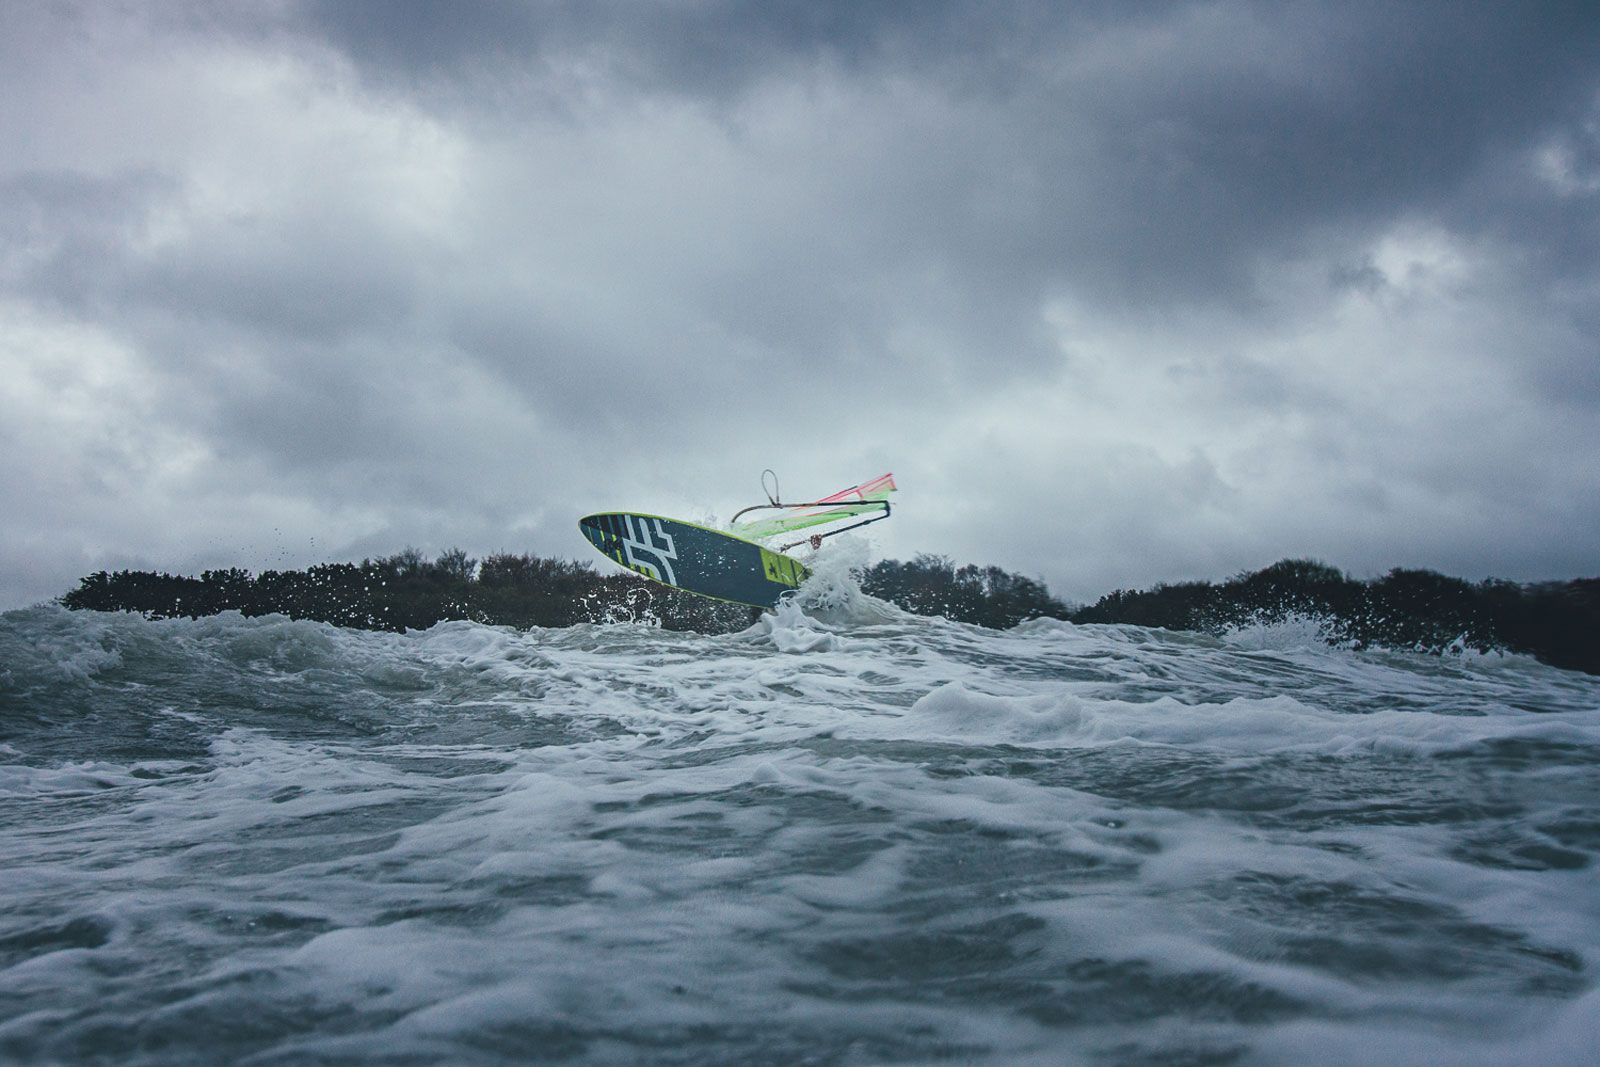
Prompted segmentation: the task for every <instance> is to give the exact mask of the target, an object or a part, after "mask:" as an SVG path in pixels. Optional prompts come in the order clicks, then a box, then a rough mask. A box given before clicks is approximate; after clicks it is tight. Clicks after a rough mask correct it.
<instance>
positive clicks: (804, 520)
mask: <svg viewBox="0 0 1600 1067" xmlns="http://www.w3.org/2000/svg"><path fill="white" fill-rule="evenodd" d="M768 479H771V482H772V484H771V486H770V487H769V486H768V484H767V482H768ZM761 488H762V490H763V491H764V492H765V493H766V494H767V502H766V503H765V504H752V505H751V506H750V507H747V508H744V509H743V510H741V511H739V512H738V513H737V514H735V515H734V516H733V519H732V521H731V522H730V523H729V527H728V528H729V532H730V533H733V534H736V535H738V536H740V537H744V538H748V539H750V540H752V541H769V540H774V539H777V538H781V537H783V536H784V535H786V534H791V533H796V532H798V531H800V530H811V531H812V532H811V533H810V534H809V535H807V536H805V537H802V538H800V539H799V540H796V541H790V542H788V543H786V544H781V545H779V546H778V551H780V552H785V551H787V550H789V549H791V548H794V547H796V546H797V545H803V544H805V543H806V542H807V541H810V542H811V547H812V548H817V547H819V546H820V545H821V544H822V539H823V538H824V537H832V536H833V535H834V534H842V533H844V532H845V531H846V530H856V529H860V528H861V527H863V526H869V525H871V524H872V523H875V522H882V521H883V520H884V519H887V518H888V517H889V512H890V505H889V494H890V493H892V492H894V491H895V484H894V475H893V474H883V475H879V476H878V477H876V478H873V479H872V480H870V481H865V482H862V483H861V484H860V485H852V486H851V487H850V488H848V489H841V490H839V491H838V492H837V493H832V494H830V495H828V496H825V497H822V498H820V499H818V500H808V501H805V502H803V503H784V502H783V501H782V500H781V499H779V493H778V476H777V475H776V474H774V473H773V472H772V471H770V470H767V471H763V472H762V473H761ZM758 512H777V514H773V515H763V514H753V513H758ZM747 516H749V517H747ZM863 516H865V518H863ZM852 519H858V520H860V521H856V522H850V520H852ZM846 522H848V523H849V525H843V526H841V525H837V524H839V523H846ZM826 527H832V528H831V529H827V528H826Z"/></svg>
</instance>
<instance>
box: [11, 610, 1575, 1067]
mask: <svg viewBox="0 0 1600 1067" xmlns="http://www.w3.org/2000/svg"><path fill="white" fill-rule="evenodd" d="M1597 859H1600V678H1596V677H1592V676H1588V675H1584V674H1578V673H1573V672H1568V671H1561V670H1556V669H1553V668H1550V667H1546V666H1543V665H1541V664H1539V663H1537V662H1535V661H1533V660H1531V659H1527V658H1524V657H1520V656H1513V655H1479V654H1467V655H1445V656H1442V657H1441V656H1436V655H1425V654H1419V653H1412V652H1406V651H1395V650H1367V651H1355V650H1351V649H1341V648H1331V647H1328V646H1327V645H1325V644H1323V643H1322V642H1321V641H1320V640H1318V639H1317V637H1316V628H1315V626H1314V625H1299V626H1297V625H1293V624H1290V625H1281V626H1276V627H1262V628H1256V629H1254V630H1251V631H1249V632H1240V633H1237V634H1233V635H1229V636H1227V637H1224V638H1213V637H1208V636H1203V635H1198V634H1188V633H1171V632H1166V631H1161V630H1149V629H1141V628H1138V627H1132V626H1075V625H1072V624H1070V623H1066V622H1061V621H1057V620H1036V621H1032V622H1028V623H1024V624H1022V625H1020V626H1018V627H1016V628H1015V629H1012V630H1007V631H997V630H986V629H981V628H978V627H974V626H969V625H964V624H959V623H955V622H950V621H947V620H945V619H942V618H929V617H922V616H916V615H909V614H906V613H904V612H902V611H900V610H898V609H896V608H894V607H892V606H890V605H888V604H885V603H882V602H879V601H875V600H873V599H872V598H870V597H867V596H865V595H864V594H862V593H861V592H860V590H859V589H856V588H854V587H853V586H852V585H851V584H850V583H849V581H848V579H847V578H844V579H839V578H835V579H833V580H830V581H824V582H821V584H820V585H819V587H817V588H811V587H810V586H808V587H807V588H806V589H804V590H802V591H801V594H800V596H799V597H798V598H796V599H795V600H794V601H793V602H790V603H786V604H784V605H783V606H781V607H780V608H779V609H778V610H777V611H776V612H774V613H771V614H767V615H764V616H763V617H761V618H760V619H759V621H756V622H755V623H753V624H752V625H751V626H750V627H749V628H748V629H746V630H744V631H743V632H739V633H732V634H723V635H712V636H708V635H700V634H694V633H681V632H672V631H668V630H664V629H661V628H659V627H657V626H655V625H653V624H652V620H650V619H634V620H618V621H614V622H610V623H606V624H603V625H582V626H576V627H572V628H569V629H558V630H557V629H552V630H542V629H534V630H527V631H519V630H513V629H508V628H502V627H493V626H485V625H479V624H475V623H470V622H449V623H442V624H440V625H437V626H434V627H433V628H431V629H428V630H423V631H411V632H407V633H382V632H371V631H364V630H353V629H340V628H336V627H333V626H329V625H324V624H320V623H315V622H307V621H295V620H291V619H289V618H285V617H282V616H276V615H272V616H264V617H256V618H245V617H243V616H241V615H239V614H237V613H229V614H223V615H218V616H214V617H209V618H200V619H168V620H149V619H145V618H143V617H141V616H138V615H130V614H107V613H96V612H73V611H66V610H64V609H61V608H59V607H54V606H40V607H34V608H29V609H26V610H19V611H11V612H8V613H5V614H4V615H0V1062H4V1063H7V1064H80V1063H82V1064H117V1065H119V1067H122V1065H130V1064H162V1065H167V1064H229V1065H234V1067H246V1065H262V1067H264V1065H281V1064H435V1063H442V1064H525V1063H573V1064H586V1063H605V1064H785V1065H787V1064H945V1063H955V1064H968V1063H971V1064H1052V1065H1055V1064H1068V1065H1070V1064H1086V1065H1156V1064H1164V1065H1184V1067H1200V1065H1231V1064H1241V1065H1242V1064H1297V1065H1298V1064H1353V1063H1383V1064H1452V1065H1503V1064H1549V1065H1562V1067H1568V1065H1574V1064H1579V1063H1594V1062H1597V1059H1600V992H1597V966H1600V865H1597Z"/></svg>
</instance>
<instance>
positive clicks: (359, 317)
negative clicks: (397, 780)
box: [0, 0, 1600, 607]
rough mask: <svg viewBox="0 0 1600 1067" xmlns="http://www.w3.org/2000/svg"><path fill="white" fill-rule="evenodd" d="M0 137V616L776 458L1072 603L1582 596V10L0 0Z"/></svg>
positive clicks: (743, 489) (746, 481)
mask: <svg viewBox="0 0 1600 1067" xmlns="http://www.w3.org/2000/svg"><path fill="white" fill-rule="evenodd" d="M1585 8H1588V11H1585V10H1584V9H1585ZM0 146H3V148H0V500H3V507H0V607H15V606H19V605H22V604H26V603H31V602H34V601H37V600H39V599H43V598H48V597H51V596H55V595H58V594H60V593H62V592H65V591H66V590H67V589H69V588H71V587H73V586H74V585H75V584H76V580H77V578H79V577H80V576H82V575H84V574H86V573H89V572H92V571H96V570H100V569H117V568H122V567H138V568H159V569H164V570H176V571H183V572H195V571H198V570H199V569H200V568H204V567H214V566H241V567H246V568H249V569H251V570H257V571H259V570H262V569H266V568H270V567H283V566H299V565H304V564H307V563H311V562H317V561H326V560H347V559H360V558H361V557H363V556H368V555H377V554H388V553H391V552H394V551H397V550H399V549H400V548H403V547H405V546H407V545H416V546H419V547H422V548H424V549H426V550H429V551H437V550H440V549H444V548H448V547H451V546H454V545H459V546H461V547H463V548H466V549H467V550H468V551H469V552H471V553H474V554H480V555H481V554H483V553H487V552H493V551H497V550H509V551H531V552H536V553H540V554H545V555H557V556H565V557H570V558H582V559H592V560H593V561H594V562H596V563H597V564H599V565H600V566H602V567H606V566H609V565H607V564H605V563H603V561H601V560H600V559H599V557H598V556H596V555H594V553H593V552H592V550H590V549H589V547H588V546H587V544H586V543H585V542H584V541H583V539H582V537H581V536H580V535H579V533H578V531H577V526H576V520H577V518H578V517H579V516H580V515H583V514H586V513H588V512H590V511H595V510H601V509H632V510H644V511H651V512H656V513H662V514H668V515H678V516H682V517H684V518H690V519H704V518H706V517H718V518H723V519H725V518H727V517H728V516H729V515H730V514H731V513H732V512H733V511H734V510H736V509H737V508H738V507H740V506H742V505H744V504H748V503H754V502H757V501H759V500H760V499H761V491H760V484H759V476H760V472H761V470H762V468H764V467H772V468H775V469H776V470H777V471H778V472H779V473H780V475H781V476H782V484H783V488H784V492H785V495H786V496H790V497H798V496H802V495H819V494H822V493H825V492H828V491H831V490H834V489H837V488H840V487H841V486H844V485H847V484H850V483H852V482H855V481H859V480H862V479H864V478H867V477H871V476H873V475H877V474H880V473H882V472H884V471H886V470H892V471H894V473H895V475H896V478H897V480H898V481H899V483H900V486H901V492H900V494H899V500H898V504H899V506H898V507H897V509H896V513H895V517H894V519H893V521H891V522H889V523H884V524H881V525H879V526H876V527H874V528H873V531H872V532H873V534H874V538H873V540H874V542H875V545H876V551H877V552H878V553H879V554H880V555H883V556H894V557H900V558H906V557H909V556H910V555H911V554H913V553H915V552H920V551H930V552H937V553H941V554H946V555H949V556H951V557H953V558H955V559H956V560H957V561H958V562H977V563H995V564H999V565H1001V566H1004V567H1007V568H1009V569H1014V570H1019V571H1022V572H1023V573H1026V574H1029V575H1032V576H1035V577H1042V578H1044V579H1045V580H1047V581H1048V582H1049V583H1050V585H1051V587H1052V589H1053V590H1054V591H1055V592H1056V593H1058V594H1059V595H1062V596H1064V597H1067V598H1070V599H1074V600H1085V599H1093V598H1094V597H1097V596H1098V595H1100V594H1101V593H1104V592H1106V591H1108V590H1110V589H1112V588H1114V587H1118V586H1143V585H1149V584H1152V583H1154V582H1156V581H1162V580H1169V581H1170V580H1179V579H1185V578H1200V577H1206V578H1220V577H1225V576H1227V575H1229V574H1232V573H1234V572H1236V571H1239V570H1241V569H1245V568H1252V569H1253V568H1256V567H1260V566H1263V565H1265V564H1268V563H1271V562H1273V561H1274V560H1277V559H1280V558H1283V557H1286V556H1312V557H1316V558H1320V559H1322V560H1325V561H1327V562H1329V563H1332V564H1334V565H1336V566H1339V567H1341V568H1344V569H1346V570H1349V571H1351V572H1352V573H1354V574H1356V575H1357V576H1360V577H1366V576H1371V575H1374V574H1378V573H1382V572H1383V571H1386V570H1387V569H1389V568H1390V567H1394V566H1421V567H1432V568H1435V569H1439V570H1443V571H1445V572H1447V573H1453V574H1458V575H1462V576H1464V577H1470V578H1479V577H1484V576H1488V575H1497V576H1501V577H1507V578H1514V579H1530V578H1557V577H1571V576H1576V575H1593V574H1600V493H1597V491H1596V490H1597V486H1600V9H1597V8H1595V7H1593V6H1592V5H1582V4H1576V3H1554V4H1549V5H1539V4H1494V5H1491V4H1460V3H1454V2H1449V3H1439V4H1426V3H1411V4H1404V3H1393V2H1387V0H1385V2H1378V3H1371V4H1362V3H1352V2H1337V3H1324V4H1309V3H1308V4H1296V3H1283V2H1271V3H1259V4H1258V3H1247V2H1217V3H1210V2H1206V3H1143V4H1131V3H1120V2H1111V0H1106V2H1091V3H1078V4H1062V3H1038V4H1032V3H1017V4H1004V3H1001V4H977V3H952V4H939V3H933V2H903V3H864V2H861V0H850V2H841V3H836V4H835V3H819V2H811V3H786V2H774V0H759V2H750V3H733V2H713V0H699V2H696V0H684V2H677V3H659V4H647V3H643V2H630V3H615V4H609V3H601V2H593V0H574V2H571V3H529V4H520V3H480V4H466V3H439V4H434V3H421V2H394V0H382V2H379V0H362V2H358V0H326V2H314V0H304V2H301V0H284V2H278V3H263V2H250V3H240V4H238V5H231V6H230V5H227V4H217V3H211V2H204V3H194V4H184V3H178V2H169V3H155V4H146V3H126V4H122V3H111V2H95V3H85V4H82V5H76V4H70V3H51V4H46V3H3V4H0Z"/></svg>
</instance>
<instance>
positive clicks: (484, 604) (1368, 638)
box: [61, 549, 1600, 674]
mask: <svg viewBox="0 0 1600 1067" xmlns="http://www.w3.org/2000/svg"><path fill="white" fill-rule="evenodd" d="M858 577H859V579H860V582H861V588H862V589H863V590H864V591H865V592H867V593H869V594H871V595H873V596H876V597H879V598H881V599H883V600H887V601H889V602H891V603H893V604H896V605H898V606H899V607H901V608H903V609H905V610H906V611H910V612H913V613H916V614H919V615H943V616H945V617H946V618H950V619H954V620H956V621H959V622H969V623H975V624H977V625H980V626H989V627H994V628H997V629H1005V628H1009V627H1012V626H1015V625H1016V624H1017V623H1019V622H1023V621H1025V620H1027V619H1034V618H1040V617H1050V618H1058V619H1069V620H1071V621H1073V622H1078V623H1133V624H1136V625H1140V626H1154V627H1165V628H1166V629H1169V630H1198V631H1202V632H1205V633H1211V634H1218V635H1220V634H1223V633H1226V632H1228V631H1229V630H1232V629H1236V628H1239V627H1247V626H1252V625H1272V624H1275V623H1282V622H1285V621H1288V620H1290V619H1296V618H1302V619H1311V620H1314V621H1315V622H1316V624H1317V626H1318V628H1319V630H1320V632H1321V635H1322V637H1323V638H1324V639H1325V640H1327V641H1328V642H1329V643H1330V644H1336V645H1345V646H1349V647H1354V648H1368V647H1382V648H1394V649H1412V650H1417V651H1423V652H1434V653H1440V652H1446V651H1451V650H1468V649H1473V650H1478V651H1484V652H1487V651H1493V650H1506V651H1513V652H1523V653H1527V654H1529V655H1532V656H1535V657H1537V658H1538V659H1540V660H1542V661H1544V662H1545V663H1549V664H1552V665H1554V666H1557V667H1567V668H1573V669H1576V670H1582V671H1588V672H1590V673H1593V674H1600V578H1584V579H1578V580H1575V581H1568V582H1545V583H1539V584H1534V585H1519V584H1516V583H1513V582H1505V581H1499V580H1493V579H1491V580H1489V581H1484V582H1477V583H1471V582H1466V581H1463V580H1461V579H1459V578H1451V577H1448V576H1446V575H1443V574H1438V573H1436V572H1434V571H1428V570H1405V569H1397V570H1392V571H1390V572H1389V573H1388V574H1386V575H1384V576H1383V577H1381V578H1376V579H1372V580H1369V581H1361V580H1357V579H1353V578H1351V577H1349V576H1348V575H1345V574H1344V573H1342V572H1341V571H1339V570H1337V569H1335V568H1333V567H1330V566H1328V565H1327V564H1325V563H1319V562H1316V561H1314V560H1283V561H1281V562H1279V563H1274V564H1273V565H1272V566H1270V567H1266V568H1264V569H1262V570H1259V571H1254V572H1248V573H1243V574H1240V575H1238V576H1236V577H1234V578H1231V579H1229V580H1227V581H1225V582H1221V583H1212V582H1180V583H1176V584H1170V585H1169V584H1161V585H1157V586H1155V587H1154V588H1152V589H1149V590H1128V589H1119V590H1117V591H1115V592H1113V593H1109V594H1107V595H1106V596H1103V597H1101V598H1100V600H1099V601H1098V602H1096V603H1094V604H1092V605H1090V606H1088V607H1080V608H1076V609H1074V608H1071V607H1069V606H1068V605H1067V604H1064V603H1063V602H1062V601H1060V600H1058V599H1056V598H1055V597H1053V596H1051V595H1050V591H1049V590H1048V589H1047V588H1046V587H1045V585H1044V583H1042V582H1039V581H1036V580H1034V579H1032V578H1026V577H1023V576H1022V575H1018V574H1013V573H1011V572H1009V571H1005V570H1002V569H1000V568H999V567H976V566H970V565H968V566H962V567H957V566H956V565H955V564H954V563H952V562H951V561H950V560H949V559H947V558H946V557H943V556H930V555H920V556H917V557H916V558H915V559H913V560H911V561H909V562H902V561H899V560H883V561H881V562H878V563H875V564H873V565H872V566H871V567H868V568H866V569H865V570H864V571H862V572H861V573H860V574H859V576H858ZM61 601H62V603H63V604H65V605H66V606H67V607H69V608H91V609H98V610H103V611H137V612H141V613H143V614H146V615H149V616H152V617H155V618H168V617H174V616H193V617H198V616H201V615H214V614H216V613H217V612H220V611H229V610H233V611H239V612H242V613H243V614H245V615H265V614H269V613H272V612H280V613H282V614H284V615H288V616H290V617H291V618H297V619H315V620H318V621H322V622H330V623H334V624H336V625H339V626H356V627H364V628H367V629H378V630H396V631H398V630H406V629H426V628H427V627H429V626H432V625H433V624H435V623H437V622H441V621H444V620H447V619H469V620H472V621H474V622H482V623H488V624H491V625H501V626H515V627H529V626H550V627H557V626H571V625H573V624H575V623H586V622H589V623H603V622H624V621H642V622H651V623H655V624H657V625H660V626H662V627H664V628H666V629H672V630H694V631H698V632H700V633H728V632H731V631H734V630H740V629H743V628H744V627H746V626H748V625H749V624H750V621H751V611H750V609H749V608H745V607H741V606H739V605H737V604H723V603H719V602H717V601H713V600H707V599H705V598H704V597H698V596H694V595H692V594H689V593H682V592H679V591H677V590H675V589H669V588H666V587H664V586H660V585H657V584H655V583H654V582H647V581H644V580H643V579H640V578H638V577H636V576H634V575H631V574H606V575H601V574H597V573H596V572H595V571H594V569H593V568H592V567H590V566H589V565H588V564H586V563H574V562H570V561H567V560H556V559H544V558H541V557H539V556H532V555H513V554H509V553H499V554H496V555H491V556H487V557H485V558H484V559H483V560H481V561H479V560H476V559H473V558H472V557H470V556H468V555H467V554H466V553H465V552H463V551H461V550H460V549H452V550H451V551H449V552H446V553H444V554H443V555H441V556H439V557H438V558H437V559H433V560H429V559H426V558H425V557H424V556H423V555H422V553H421V552H419V551H417V550H416V549H407V550H406V551H404V552H401V553H398V554H396V555H393V556H388V557H385V558H382V559H376V560H372V559H368V560H362V561H361V562H360V563H328V564H322V565H319V566H315V567H308V568H307V569H305V570H288V571H263V572H262V573H261V574H259V575H252V574H251V573H250V572H248V571H244V570H238V569H230V570H212V571H206V572H204V573H203V574H201V575H200V577H198V578H193V577H185V576H180V575H172V574H155V573H150V572H146V571H118V572H116V573H107V572H105V571H101V572H100V573H98V574H92V575H90V576H89V577H87V578H84V579H83V580H82V582H81V583H80V584H79V586H78V588H77V589H74V590H72V591H71V592H70V593H67V594H66V595H65V596H63V597H62V598H61Z"/></svg>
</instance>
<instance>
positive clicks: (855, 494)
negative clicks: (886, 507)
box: [814, 474, 895, 504]
mask: <svg viewBox="0 0 1600 1067" xmlns="http://www.w3.org/2000/svg"><path fill="white" fill-rule="evenodd" d="M894 489H895V486H894V475H893V474H880V475H878V476H877V477H876V478H874V479H872V480H871V481H869V482H862V483H861V484H860V485H852V486H851V487H850V488H848V489H841V490H839V491H838V492H837V493H834V494H833V495H832V496H825V497H822V498H821V499H820V500H817V501H814V503H818V504H838V503H840V502H841V501H845V500H885V499H887V498H888V496H889V494H890V493H892V492H894Z"/></svg>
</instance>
